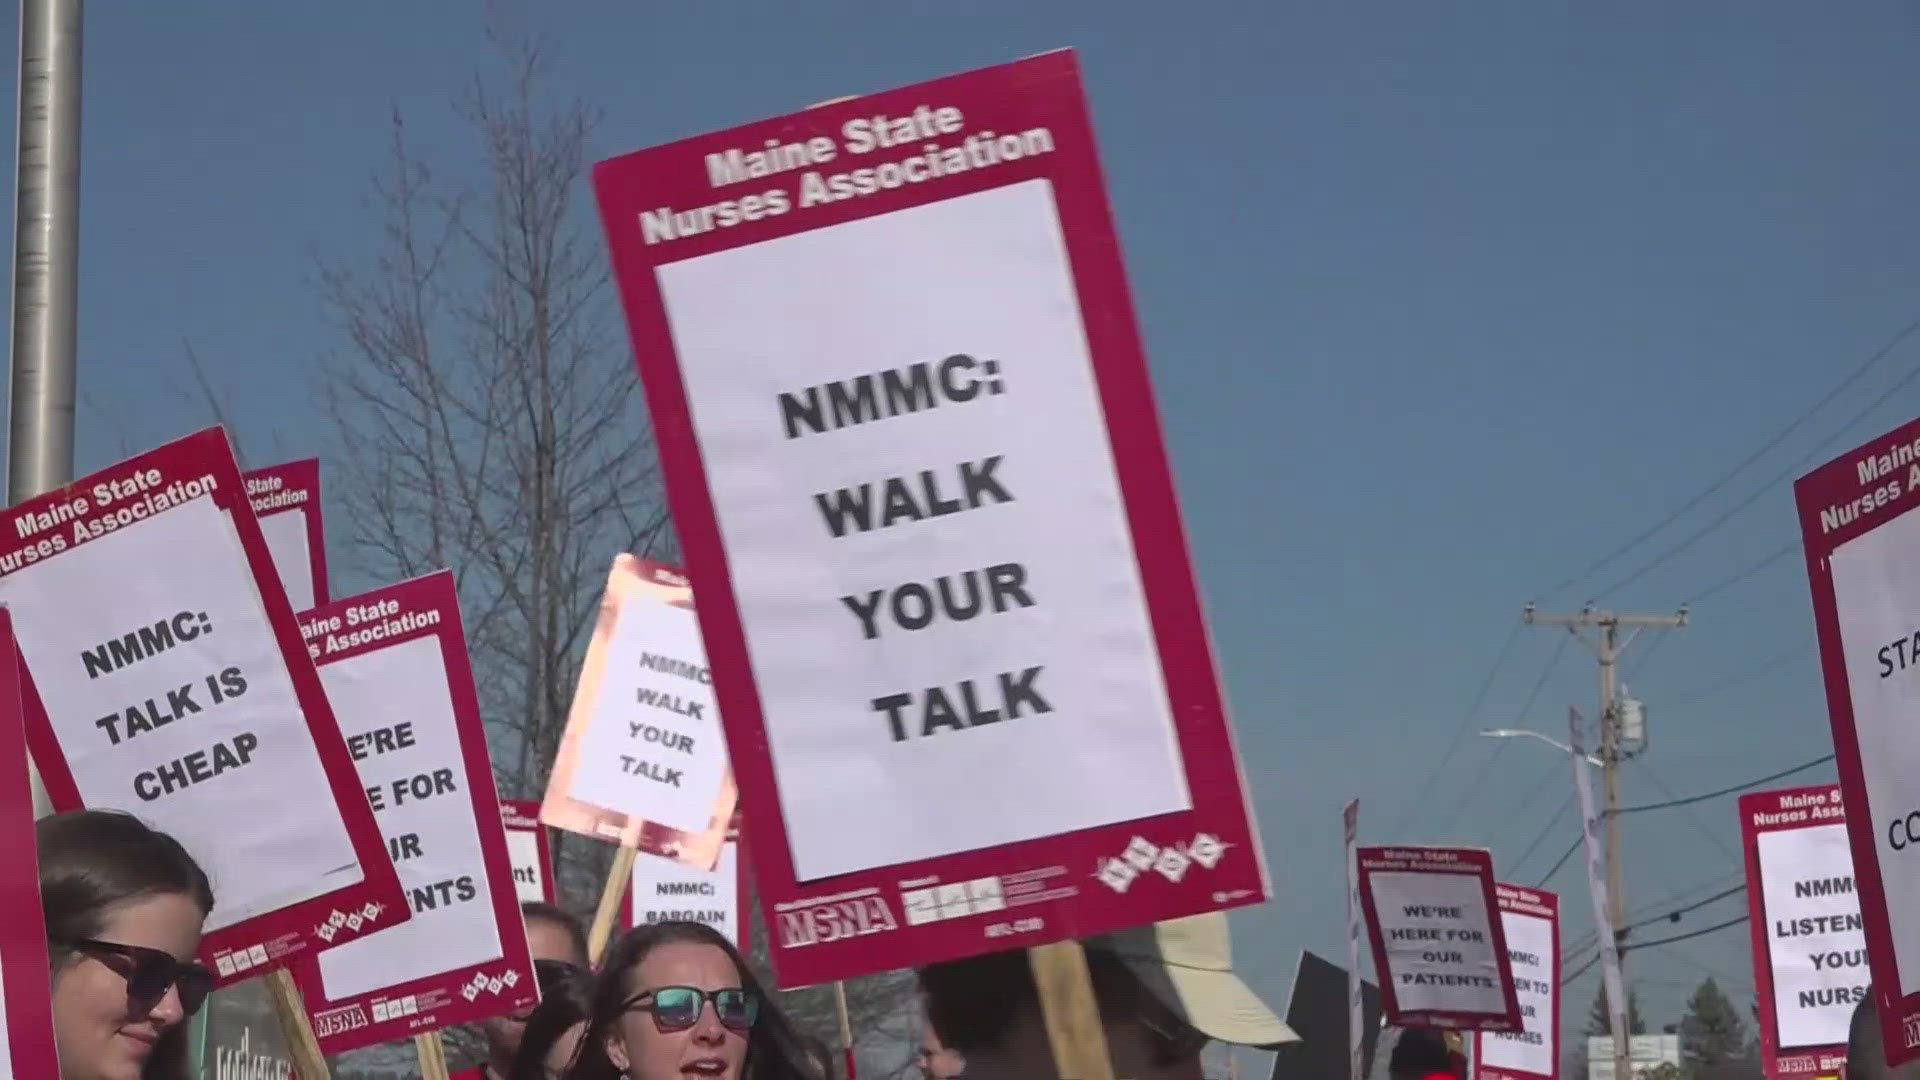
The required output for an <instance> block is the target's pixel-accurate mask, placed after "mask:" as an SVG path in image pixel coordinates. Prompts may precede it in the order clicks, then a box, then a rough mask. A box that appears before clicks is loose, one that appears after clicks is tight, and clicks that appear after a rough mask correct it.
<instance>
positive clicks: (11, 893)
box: [0, 607, 60, 1080]
mask: <svg viewBox="0 0 1920 1080" xmlns="http://www.w3.org/2000/svg"><path fill="white" fill-rule="evenodd" d="M21 706H22V701H21V696H20V666H19V665H18V664H17V663H16V662H15V661H14V651H13V620H12V618H11V616H10V615H9V613H8V611H7V609H6V608H4V607H0V911H5V912H6V913H7V917H6V918H5V919H0V1013H3V1014H4V1017H0V1021H4V1022H0V1080H40V1078H42V1077H49V1076H58V1075H60V1063H59V1061H58V1060H57V1058H56V1055H55V1053H54V1049H53V1004H52V1001H51V997H50V993H49V991H48V987H47V928H46V921H45V919H44V918H43V917H42V914H41V909H40V865H39V858H38V857H37V855H36V853H35V848H34V838H33V788H32V785H31V784H30V782H29V781H28V780H27V741H26V730H25V726H24V723H25V717H24V716H23V713H22V709H21Z"/></svg>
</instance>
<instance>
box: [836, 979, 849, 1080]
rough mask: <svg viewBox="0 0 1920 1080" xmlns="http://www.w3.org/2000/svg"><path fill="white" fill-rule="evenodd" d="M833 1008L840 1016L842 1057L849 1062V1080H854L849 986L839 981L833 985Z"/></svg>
mask: <svg viewBox="0 0 1920 1080" xmlns="http://www.w3.org/2000/svg"><path fill="white" fill-rule="evenodd" d="M833 1008H834V1011H835V1012H838V1013H839V1014H840V1056H841V1057H843V1058H845V1059H846V1061H847V1080H854V1075H853V1018H852V1017H850V1016H848V1015H847V984H846V983H844V982H841V981H839V980H837V979H836V980H834V983H833Z"/></svg>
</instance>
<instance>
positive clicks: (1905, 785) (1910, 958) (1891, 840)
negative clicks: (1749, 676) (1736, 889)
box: [1794, 420, 1920, 1064]
mask: <svg viewBox="0 0 1920 1080" xmlns="http://www.w3.org/2000/svg"><path fill="white" fill-rule="evenodd" d="M1794 496H1795V498H1796V500H1797V501H1798V504H1799V510H1800V533H1801V537H1802V539H1803V542H1804V545H1805V547H1806V556H1807V579H1808V584H1809V586H1810V587H1811V590H1812V593H1813V619H1814V628H1815V629H1816V631H1817V632H1818V634H1819V639H1820V666H1821V671H1822V673H1823V675H1824V676H1825V681H1826V688H1827V716H1828V719H1829V721H1830V722H1831V725H1832V728H1833V750H1834V755H1835V760H1836V762H1837V764H1838V766H1839V771H1840V789H1841V791H1842V792H1843V794H1844V796H1845V805H1846V807H1847V811H1848V812H1847V815H1846V825H1847V836H1848V838H1849V840H1850V842H1851V846H1852V848H1853V871H1854V877H1855V879H1856V881H1857V882H1858V889H1857V890H1856V895H1857V896H1858V897H1859V900H1860V915H1861V918H1862V921H1863V923H1864V930H1865V932H1866V942H1867V955H1868V958H1869V960H1870V966H1871V968H1872V972H1873V994H1874V1000H1875V1004H1876V1005H1877V1007H1878V1011H1879V1014H1880V1032H1881V1037H1882V1039H1883V1041H1884V1042H1885V1044H1886V1053H1887V1060H1888V1061H1889V1062H1892V1063H1895V1064H1898V1063H1900V1062H1904V1061H1909V1060H1912V1059H1914V1058H1916V1057H1920V740H1915V739H1914V738H1913V733H1912V732H1913V717H1914V716H1915V714H1916V713H1917V712H1920V655H1916V653H1917V652H1920V514H1915V513H1911V511H1912V510H1913V509H1914V508H1915V507H1917V506H1920V420H1915V421H1912V422H1910V423H1908V424H1906V425H1904V426H1903V427H1901V428H1900V429H1899V430H1897V431H1894V432H1892V433H1891V434H1888V435H1883V436H1881V437H1880V438H1878V439H1875V440H1873V441H1872V442H1870V443H1867V444H1866V445H1865V446H1862V447H1860V448H1858V449H1856V450H1853V451H1851V452H1849V453H1846V454H1843V455H1841V456H1840V457H1838V458H1835V459H1834V460H1833V461H1830V462H1828V463H1827V464H1825V465H1823V466H1821V467H1820V468H1818V469H1815V470H1814V471H1813V472H1811V473H1808V474H1807V475H1806V476H1804V477H1801V478H1800V480H1799V481H1798V482H1797V483H1796V484H1795V485H1794Z"/></svg>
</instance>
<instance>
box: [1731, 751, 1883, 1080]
mask: <svg viewBox="0 0 1920 1080" xmlns="http://www.w3.org/2000/svg"><path fill="white" fill-rule="evenodd" d="M1846 816H1847V815H1846V810H1845V807H1844V806H1843V804H1842V801H1841V795H1840V785H1838V784H1824V785H1821V786H1818V787H1802V788H1793V789H1791V790H1787V791H1758V792H1754V793H1752V794H1749V795H1742V796H1741V797H1740V834H1741V840H1742V846H1744V847H1745V848H1746V861H1747V910H1748V913H1749V920H1748V921H1749V924H1750V925H1751V927H1752V932H1753V978H1754V987H1755V989H1756V990H1757V991H1758V996H1759V999H1760V1052H1761V1064H1762V1065H1763V1066H1764V1067H1765V1068H1766V1071H1767V1076H1768V1077H1769V1078H1770V1080H1789V1078H1801V1077H1806V1078H1811V1077H1818V1076H1826V1075H1831V1074H1833V1073H1835V1072H1838V1071H1840V1070H1841V1069H1842V1068H1844V1067H1845V1066H1846V1062H1847V1036H1848V1032H1849V1031H1850V1030H1851V1028H1852V1024H1853V1010H1854V1006H1855V1005H1857V1004H1859V1003H1860V1002H1861V1001H1862V1000H1864V999H1865V998H1866V996H1867V994H1868V993H1869V992H1870V991H1871V989H1872V979H1871V977H1870V976H1869V974H1868V971H1867V944H1866V936H1865V934H1864V933H1862V931H1861V918H1860V897H1859V895H1858V894H1857V893H1856V892H1855V890H1854V882H1853V852H1852V850H1851V849H1850V848H1849V847H1848V844H1847V826H1846Z"/></svg>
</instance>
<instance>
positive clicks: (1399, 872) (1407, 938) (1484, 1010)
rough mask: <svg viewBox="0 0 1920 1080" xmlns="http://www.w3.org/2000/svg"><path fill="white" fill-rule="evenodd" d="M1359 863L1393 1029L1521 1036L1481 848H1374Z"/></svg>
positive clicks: (1488, 861)
mask: <svg viewBox="0 0 1920 1080" xmlns="http://www.w3.org/2000/svg"><path fill="white" fill-rule="evenodd" d="M1357 862H1358V864H1359V868H1360V899H1361V906H1362V908H1363V909H1364V910H1365V913H1366V916H1367V932H1368V934H1369V935H1370V936H1371V938H1372V941H1373V953H1374V956H1375V958H1376V959H1377V960H1378V962H1379V966H1380V994H1381V999H1382V1003H1383V1004H1384V1005H1385V1007H1386V1018H1387V1023H1388V1024H1391V1025H1393V1026H1396V1027H1411V1026H1427V1027H1442V1028H1464V1029H1469V1030H1477V1031H1519V1030H1521V1025H1520V1003H1519V998H1518V997H1517V996H1516V994H1515V993H1514V985H1513V971H1512V967H1511V964H1510V963H1509V962H1508V960H1507V956H1506V950H1507V945H1506V932H1505V928H1504V926H1502V925H1501V923H1500V922H1499V921H1498V920H1497V918H1496V915H1495V909H1494V883H1493V857H1492V856H1491V855H1489V854H1488V853H1487V852H1486V851H1484V850H1481V849H1474V848H1431V847H1429V848H1423V847H1384V848H1383V847H1365V848H1360V849H1359V850H1358V852H1357Z"/></svg>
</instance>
